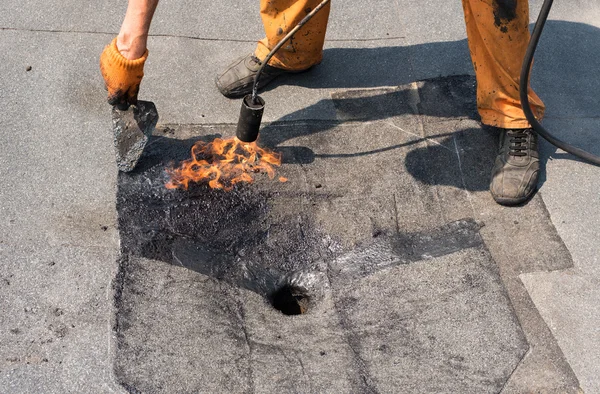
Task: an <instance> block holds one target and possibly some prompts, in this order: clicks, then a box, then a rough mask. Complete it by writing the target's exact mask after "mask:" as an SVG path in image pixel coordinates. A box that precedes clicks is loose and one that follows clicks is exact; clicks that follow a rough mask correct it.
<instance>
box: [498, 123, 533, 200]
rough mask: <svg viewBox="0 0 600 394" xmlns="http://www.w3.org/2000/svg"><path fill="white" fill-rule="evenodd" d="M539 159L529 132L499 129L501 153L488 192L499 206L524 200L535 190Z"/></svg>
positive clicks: (530, 130) (531, 133)
mask: <svg viewBox="0 0 600 394" xmlns="http://www.w3.org/2000/svg"><path fill="white" fill-rule="evenodd" d="M539 174H540V159H539V152H538V144H537V135H536V134H535V132H534V131H533V130H532V129H502V130H501V135H500V152H499V153H498V156H497V157H496V162H495V163H494V168H493V169H492V181H491V183H490V192H491V193H492V197H494V200H496V202H497V203H498V204H502V205H517V204H520V203H522V202H525V201H527V199H528V198H530V197H531V196H532V195H533V194H534V193H535V190H536V188H537V183H538V178H539Z"/></svg>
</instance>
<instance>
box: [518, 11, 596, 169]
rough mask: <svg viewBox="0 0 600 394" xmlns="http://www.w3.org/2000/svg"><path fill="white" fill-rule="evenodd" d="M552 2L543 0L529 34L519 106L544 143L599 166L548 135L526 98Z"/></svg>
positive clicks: (578, 149)
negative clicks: (530, 74) (533, 65)
mask: <svg viewBox="0 0 600 394" xmlns="http://www.w3.org/2000/svg"><path fill="white" fill-rule="evenodd" d="M553 2H554V0H544V4H543V5H542V9H541V11H540V15H539V16H538V20H537V22H536V23H535V27H534V28H533V33H532V34H531V40H530V41H529V46H528V47H527V52H526V53H525V58H524V59H523V67H522V68H521V82H520V86H519V89H520V96H521V106H522V107H523V112H525V117H526V118H527V120H528V121H529V124H531V127H532V128H533V130H534V131H535V132H536V133H537V134H538V135H539V136H541V137H543V138H544V139H545V140H546V141H548V142H549V143H551V144H552V145H554V146H556V147H557V148H560V149H562V150H564V151H565V152H568V153H570V154H572V155H573V156H576V157H578V158H580V159H582V160H584V161H586V162H588V163H590V164H595V165H597V166H600V157H598V156H596V155H593V154H591V153H589V152H586V151H584V150H583V149H580V148H577V147H574V146H573V145H570V144H568V143H566V142H564V141H561V140H559V139H558V138H556V137H554V136H553V135H552V134H550V133H549V132H548V131H547V130H546V129H545V128H544V127H543V126H542V125H541V124H540V122H538V121H537V119H536V118H535V116H534V115H533V112H532V111H531V107H530V104H529V96H528V94H527V93H528V85H529V73H530V70H531V66H532V64H533V55H534V54H535V50H536V48H537V45H538V42H539V41H540V37H541V35H542V32H543V31H544V25H545V24H546V21H547V20H548V14H549V13H550V10H551V9H552V3H553Z"/></svg>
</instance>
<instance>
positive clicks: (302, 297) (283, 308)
mask: <svg viewBox="0 0 600 394" xmlns="http://www.w3.org/2000/svg"><path fill="white" fill-rule="evenodd" d="M309 301H310V297H309V296H308V294H306V293H305V292H303V291H302V290H300V289H298V288H296V287H293V286H290V285H285V286H283V287H282V288H280V289H279V290H277V291H276V292H275V293H273V294H272V295H271V304H272V305H273V307H274V308H275V309H277V310H278V311H280V312H281V313H283V314H284V315H287V316H294V315H302V314H304V313H306V312H308V304H309Z"/></svg>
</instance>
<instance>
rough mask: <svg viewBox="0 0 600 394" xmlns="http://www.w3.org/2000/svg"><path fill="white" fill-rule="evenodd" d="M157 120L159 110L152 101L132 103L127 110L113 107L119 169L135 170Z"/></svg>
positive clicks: (125, 170)
mask: <svg viewBox="0 0 600 394" xmlns="http://www.w3.org/2000/svg"><path fill="white" fill-rule="evenodd" d="M157 122H158V112H157V111H156V106H155V105H154V103H152V102H150V101H138V103H137V105H130V106H129V108H128V109H126V110H122V109H119V108H118V107H117V106H114V107H113V110H112V123H113V133H114V142H115V153H116V155H117V168H118V169H119V171H122V172H130V171H133V169H134V168H135V166H136V165H137V163H138V161H139V159H140V157H141V156H142V153H143V152H144V147H145V146H146V144H147V143H148V138H149V137H150V135H152V132H153V131H154V128H155V127H156V123H157Z"/></svg>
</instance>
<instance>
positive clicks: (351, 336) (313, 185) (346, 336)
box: [117, 77, 578, 393]
mask: <svg viewBox="0 0 600 394" xmlns="http://www.w3.org/2000/svg"><path fill="white" fill-rule="evenodd" d="M473 95H474V81H473V78H472V77H453V78H442V79H437V80H429V81H424V82H420V83H415V84H410V85H406V86H401V87H399V88H395V89H384V90H366V91H348V92H340V93H337V94H335V95H334V96H333V106H334V108H335V109H336V114H337V116H338V119H339V120H338V121H334V122H295V123H290V122H286V123H272V124H270V125H266V126H265V127H264V129H263V132H262V133H261V141H262V143H263V144H265V145H267V146H269V147H272V148H274V149H276V150H282V151H283V152H284V158H285V160H284V161H285V164H284V165H283V167H282V168H281V169H280V174H281V175H283V176H285V177H286V178H288V179H290V181H288V182H286V183H278V182H277V181H270V180H268V179H260V180H259V182H258V183H257V184H254V185H253V186H252V187H242V188H239V189H238V190H237V191H236V192H233V193H229V194H227V193H223V192H220V191H216V192H215V191H209V190H208V189H207V187H206V185H198V186H196V187H195V188H193V189H191V190H190V191H185V192H183V191H172V190H170V191H167V190H166V189H164V187H163V185H164V183H165V182H166V180H167V175H166V173H165V167H166V166H168V163H169V162H171V161H173V160H175V161H177V160H181V159H183V158H186V157H187V155H189V153H187V152H189V148H190V147H191V145H192V144H193V142H194V141H195V140H197V139H199V138H200V139H212V138H214V137H215V136H218V135H225V136H230V135H232V134H233V132H234V126H233V125H232V126H191V127H189V126H175V125H169V126H164V127H163V128H159V129H158V130H157V131H156V133H155V137H154V138H155V140H154V142H152V143H151V144H150V145H149V150H148V151H147V152H146V156H145V157H144V158H143V159H142V162H141V163H140V168H139V169H138V170H137V171H135V172H134V173H132V174H131V175H127V174H121V176H120V177H119V197H118V211H119V223H120V228H121V237H122V238H121V239H122V246H123V253H124V258H123V261H122V262H121V269H120V272H121V275H120V277H121V282H120V283H121V285H120V287H118V295H119V297H118V308H119V311H118V318H117V322H118V325H117V336H118V338H119V341H118V351H117V366H118V367H117V376H118V378H119V380H120V382H121V383H122V384H124V385H125V387H129V388H130V389H133V388H136V389H139V390H141V391H143V392H144V391H151V390H157V391H161V390H165V388H166V387H171V386H172V385H176V384H177V385H182V384H184V382H186V383H185V384H189V386H178V387H180V390H182V391H185V390H192V391H193V390H194V389H198V388H199V387H203V385H208V386H210V387H216V386H211V385H216V384H218V383H216V382H220V381H224V380H227V381H231V379H235V381H236V382H237V383H236V384H235V387H236V390H237V389H239V390H241V391H247V390H251V389H254V390H256V391H260V392H273V391H278V390H279V391H280V390H283V391H286V392H294V391H302V389H301V388H304V387H308V388H309V389H308V390H309V391H310V392H319V391H327V390H331V386H330V384H331V382H332V381H333V382H338V383H336V384H337V385H338V386H339V387H340V390H341V391H343V392H356V391H360V392H365V391H367V392H368V391H373V392H380V391H381V392H390V391H394V387H400V386H401V387H405V388H406V391H407V392H421V391H423V390H424V391H434V392H435V391H440V390H441V391H445V390H446V388H447V391H448V392H482V391H483V392H498V391H500V390H503V391H504V392H515V393H520V392H524V391H536V390H537V391H550V392H577V390H578V382H577V379H576V377H575V376H574V374H573V372H572V370H571V369H570V367H569V365H568V364H567V363H566V361H565V359H564V356H563V354H562V352H561V350H560V348H559V347H558V346H557V344H556V342H555V340H554V338H553V337H552V335H551V334H550V332H549V330H548V327H547V326H546V324H545V323H544V321H543V320H542V319H541V318H540V316H539V315H538V313H537V311H536V310H535V308H534V307H533V305H532V303H531V300H530V299H529V297H528V296H527V292H526V291H525V289H524V287H523V285H522V283H521V282H520V281H519V277H518V275H519V274H521V273H523V272H532V271H539V270H557V269H564V268H568V267H570V266H571V265H572V262H571V259H570V255H569V253H568V251H567V250H566V248H565V247H564V245H563V243H562V241H561V240H560V238H559V237H558V235H557V234H556V231H555V229H554V227H553V226H552V224H551V222H550V220H549V217H548V214H547V212H546V210H545V207H544V205H543V203H542V202H541V199H540V198H539V197H535V198H534V199H533V200H532V201H530V202H529V204H528V205H526V206H524V207H521V208H512V209H507V208H502V207H500V206H497V205H495V204H493V203H492V202H491V197H490V196H489V194H488V192H487V182H488V176H489V174H488V171H487V170H486V169H487V168H488V166H489V164H490V163H491V162H492V160H493V158H494V156H495V145H496V144H495V139H496V135H494V133H493V130H482V129H481V128H480V126H479V125H478V123H477V122H476V121H475V120H474V119H473V118H474V116H475V108H474V105H473V99H472V97H473ZM236 201H239V202H236ZM241 201H243V204H241V203H240V202H241ZM464 218H475V219H476V220H477V221H478V222H479V223H480V224H481V225H483V228H482V229H481V236H482V238H483V240H484V241H485V245H487V248H489V251H490V254H489V255H488V252H487V250H486V247H484V246H483V245H480V246H476V244H472V243H469V242H466V241H465V239H464V238H461V237H458V238H457V236H456V235H452V234H454V233H452V231H449V230H446V231H447V234H445V235H443V236H439V235H438V236H436V234H438V233H439V231H441V230H439V229H440V228H443V227H444V226H445V225H447V224H449V223H451V222H456V221H457V220H458V221H459V220H460V219H464ZM467 227H468V226H467ZM451 228H452V226H451ZM534 228H535V229H536V231H535V232H534V231H532V229H534ZM454 231H458V232H459V233H460V227H459V228H458V229H457V228H454ZM241 234H243V235H241ZM408 234H419V236H418V238H415V236H414V235H413V236H410V235H408ZM477 237H479V235H477ZM380 239H383V240H386V239H392V240H395V241H385V242H387V244H386V243H385V242H384V241H380V242H384V244H381V243H378V242H377V240H380ZM427 239H429V240H430V241H429V242H426V240H427ZM455 239H459V241H456V242H454V241H453V240H455ZM441 240H444V241H443V242H442V241H441ZM373 244H374V246H373ZM190 245H192V246H190ZM369 245H371V246H369ZM382 245H383V246H382ZM385 245H388V246H385ZM389 245H396V246H389ZM398 245H400V246H401V247H400V248H398ZM440 245H451V246H452V245H454V246H453V247H450V248H449V249H445V247H444V248H441V251H440V249H436V248H440ZM456 245H458V246H456ZM507 245H510V248H507ZM190 247H192V248H195V249H192V252H190ZM461 249H462V250H461ZM394 253H395V255H394ZM482 253H483V254H482ZM390 256H391V257H390ZM398 256H400V257H398ZM410 256H413V257H412V258H411V257H410ZM476 256H478V257H476ZM482 256H487V257H482ZM149 259H150V260H149ZM422 259H424V260H422ZM481 259H483V260H481ZM492 259H493V260H492ZM421 260H422V261H421ZM494 260H495V263H494ZM164 263H170V264H172V265H180V266H183V267H187V268H190V271H192V270H195V271H196V272H190V273H183V271H181V267H180V268H173V267H168V266H166V265H165V264H164ZM210 263H212V264H210ZM397 264H403V265H401V266H397ZM471 264H475V265H471ZM496 264H497V265H496ZM215 266H217V267H219V268H215ZM483 267H487V268H485V269H484V268H483ZM298 272H300V273H305V274H306V273H308V274H312V276H310V278H312V279H314V278H316V279H314V281H316V282H317V283H318V284H317V285H316V287H315V286H313V287H312V288H313V289H315V288H317V289H320V290H319V291H317V293H318V294H316V295H314V294H312V293H311V291H308V290H306V288H308V287H309V286H304V284H303V283H305V281H306V278H300V279H299V280H298V281H297V282H296V283H299V288H300V291H299V292H298V293H297V294H296V295H298V296H300V297H302V298H308V299H309V303H310V304H309V305H310V307H309V308H308V310H309V312H308V313H307V314H306V315H301V316H293V317H289V316H285V315H283V314H282V313H281V312H279V311H277V310H275V309H274V308H273V307H272V304H276V302H274V300H273V298H274V297H273V294H277V291H276V290H277V289H279V288H281V287H282V286H285V285H286V284H289V283H293V282H292V281H291V280H290V278H293V277H294V275H296V274H297V273H298ZM489 275H491V276H489ZM172 277H176V278H178V279H171V278H172ZM194 278H195V279H194ZM265 278H266V279H265ZM411 278H412V279H411ZM417 278H419V279H417ZM457 278H462V279H461V280H458V279H457ZM469 278H470V279H469ZM493 278H496V279H493ZM215 279H218V280H221V281H220V282H215ZM196 281H197V283H196ZM303 281H304V282H303ZM265 283H267V284H265ZM469 283H470V284H471V285H472V287H469V286H468V284H469ZM256 284H258V285H256ZM464 286H466V287H464ZM443 289H446V290H443ZM475 289H477V290H475ZM505 289H506V290H505ZM472 291H475V293H472ZM505 291H507V293H505ZM190 292H191V293H190ZM409 294H410V297H409V296H408V295H409ZM475 294H478V296H475ZM503 294H507V296H508V297H509V298H508V299H510V301H511V303H510V304H509V303H504V301H501V300H502V299H503V297H505V296H503ZM456 297H458V298H456ZM498 297H500V298H498ZM200 299H202V300H200ZM169 300H172V301H173V302H177V307H176V308H172V307H169V302H170V301H169ZM190 300H192V301H190ZM249 300H253V301H252V302H250V301H249ZM190 302H191V304H189V303H190ZM198 303H201V304H202V306H201V307H198ZM184 307H185V308H191V309H190V310H189V313H183V314H181V315H180V314H179V313H180V312H179V310H180V309H181V308H184ZM240 308H241V309H240ZM498 308H499V309H498ZM171 309H177V310H178V312H177V315H176V316H175V317H174V319H183V321H181V322H180V321H179V320H173V321H170V322H169V323H166V322H167V321H169V320H168V319H169V316H168V315H165V313H167V312H169V313H170V311H171ZM196 310H197V311H202V312H201V313H202V318H201V320H202V323H200V322H199V321H198V319H200V316H199V315H198V313H199V312H194V311H196ZM484 311H487V313H484ZM430 313H431V315H430ZM213 315H215V316H214V317H213ZM190 316H197V317H190ZM427 316H429V317H427ZM434 316H437V317H434ZM440 317H441V320H439V319H440ZM447 319H450V320H447ZM488 319H491V320H488ZM207 321H211V322H214V321H217V322H221V323H218V324H219V325H221V324H222V325H224V326H225V327H228V328H227V329H226V330H225V329H215V328H214V327H213V326H212V325H207V323H206V322H207ZM384 321H385V323H384ZM153 322H155V323H153ZM515 322H518V323H519V325H520V327H522V329H523V332H524V337H521V339H518V338H520V335H521V334H517V332H519V331H520V329H521V328H519V327H518V326H514V325H513V324H514V323H515ZM194 323H196V324H194ZM173 326H175V327H179V329H178V330H182V331H179V332H180V333H179V334H178V336H177V338H178V339H177V340H179V341H180V343H178V344H177V345H175V346H174V343H176V342H174V340H175V339H174V338H173V337H172V336H171V335H169V332H170V330H171V328H170V327H173ZM426 326H427V327H428V328H425V327H426ZM299 327H301V329H300V328H299ZM490 327H494V329H493V330H492V331H486V330H488V329H489V328H490ZM497 329H498V330H500V329H501V330H500V331H496V330H497ZM255 330H256V331H255ZM265 330H266V332H268V333H269V335H267V334H265ZM463 330H464V331H463ZM515 330H516V331H515ZM142 332H143V333H144V334H142ZM204 332H209V333H210V334H211V335H212V336H214V335H220V336H223V338H220V339H215V338H214V337H211V335H207V334H203V333H204ZM215 332H219V333H220V334H215ZM282 332H283V333H284V334H282ZM286 332H287V333H294V339H291V338H289V336H287V335H289V334H287V335H286V334H285V333H286ZM305 332H306V333H308V334H309V336H308V338H309V339H310V340H309V339H303V338H304V337H303V334H304V333H305ZM336 333H337V334H336ZM399 333H402V335H399ZM426 333H427V334H426ZM467 333H471V335H467ZM333 334H335V336H336V338H338V339H337V340H336V342H334V343H335V344H336V345H335V346H334V348H335V349H338V350H337V352H335V357H336V358H334V360H333V361H331V364H325V365H323V364H322V363H324V362H325V361H321V360H320V358H319V357H316V354H317V353H319V352H321V351H323V352H324V353H325V354H330V353H331V351H332V350H331V348H330V347H326V348H323V346H325V345H324V344H328V346H330V345H331V338H330V335H333ZM473 334H474V335H475V337H476V338H478V339H477V340H475V339H474V337H473ZM277 335H280V338H277ZM148 338H152V341H151V342H149V341H148ZM197 338H205V339H203V340H202V342H201V346H202V348H201V349H199V347H198V346H192V345H191V344H190V343H189V342H188V341H189V340H191V339H193V340H197ZM439 338H443V341H441V342H440V339H439ZM501 338H503V339H501ZM525 338H526V340H525ZM474 340H475V342H473V341H474ZM514 340H516V342H514ZM496 341H499V343H504V345H502V346H501V348H502V349H504V351H506V349H513V350H512V351H509V352H504V353H503V352H502V351H500V349H499V348H496V347H495V346H496V345H492V342H496ZM504 341H508V342H504ZM242 344H244V345H242ZM283 344H285V346H284V345H283ZM240 346H244V347H247V348H248V349H246V350H245V352H246V353H244V352H242V353H239V352H240V351H241V350H240ZM173 347H175V348H177V349H189V351H188V352H187V353H186V352H181V351H177V352H176V354H172V351H170V350H169V349H172V348H173ZM460 349H463V350H460ZM464 349H469V351H466V352H465V350H464ZM527 350H529V351H528V352H527V354H526V355H525V352H526V351H527ZM169 352H171V353H169ZM231 352H234V353H231ZM212 353H216V354H219V355H220V356H219V357H222V358H220V360H221V361H218V362H213V363H212V364H211V367H210V368H208V367H206V369H205V370H206V371H208V372H206V374H204V375H196V376H194V378H193V379H191V378H190V377H189V376H188V377H187V380H185V379H184V376H185V373H184V372H182V373H183V374H182V375H179V373H180V372H178V371H179V369H178V368H169V367H168V366H169V365H180V364H181V363H183V364H186V365H188V364H189V363H190V362H191V363H206V362H208V361H207V360H205V359H204V358H203V357H200V356H198V354H212ZM159 354H168V355H167V356H165V357H164V358H163V357H160V356H158V355H159ZM319 354H320V353H319ZM175 355H176V356H177V357H180V358H181V357H182V358H183V360H182V359H178V360H179V361H180V363H175V362H174V360H172V359H170V357H175ZM444 355H445V356H444ZM446 356H447V357H446ZM454 356H456V358H452V357H454ZM315 358H316V360H315ZM227 359H229V360H231V359H235V360H238V362H237V363H236V365H238V364H239V363H241V364H243V365H244V367H243V368H242V367H240V366H239V365H238V366H237V368H238V369H235V370H231V368H233V366H232V365H231V361H230V362H229V363H227V362H226V361H225V360H227ZM484 359H485V360H486V362H485V364H482V361H481V360H484ZM192 360H193V361H192ZM202 360H204V361H202ZM449 360H450V361H449ZM452 360H454V361H452ZM455 361H456V362H455ZM288 364H289V366H288ZM193 365H194V366H193V367H191V368H200V369H202V368H201V367H200V365H203V364H193ZM282 365H283V367H282ZM327 365H330V367H327ZM339 365H344V366H346V367H344V368H339ZM333 366H335V367H333ZM298 368H299V370H298V371H296V370H297V369H298ZM273 369H276V370H277V371H278V374H277V375H276V376H277V378H275V379H274V378H273V374H274V373H275V372H274V370H273ZM159 370H162V371H163V372H158V371H159ZM423 371H428V373H429V375H428V378H427V379H423ZM431 371H435V372H431ZM232 384H233V383H232ZM311 385H313V386H311ZM161 388H162V389H161Z"/></svg>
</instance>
